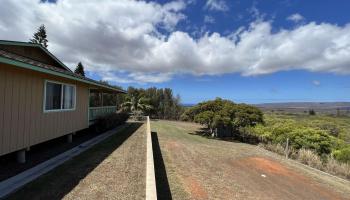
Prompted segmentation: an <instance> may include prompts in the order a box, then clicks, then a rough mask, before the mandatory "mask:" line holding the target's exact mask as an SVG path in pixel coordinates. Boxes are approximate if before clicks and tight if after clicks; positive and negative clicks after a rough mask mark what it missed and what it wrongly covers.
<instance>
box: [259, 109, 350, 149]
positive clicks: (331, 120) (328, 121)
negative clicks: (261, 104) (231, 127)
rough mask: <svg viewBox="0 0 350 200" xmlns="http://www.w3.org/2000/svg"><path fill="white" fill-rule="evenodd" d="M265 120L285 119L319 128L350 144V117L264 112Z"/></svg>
mask: <svg viewBox="0 0 350 200" xmlns="http://www.w3.org/2000/svg"><path fill="white" fill-rule="evenodd" d="M264 116H265V118H266V119H267V120H273V119H285V120H294V121H296V122H297V123H299V124H302V125H305V126H309V127H314V128H321V129H324V130H327V131H328V132H329V133H330V134H331V135H333V136H335V137H338V138H339V139H342V140H344V141H345V142H346V143H348V144H350V117H349V116H339V117H337V116H334V115H326V114H322V113H321V114H315V115H309V114H307V113H272V112H265V115H264Z"/></svg>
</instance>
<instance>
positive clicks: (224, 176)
mask: <svg viewBox="0 0 350 200" xmlns="http://www.w3.org/2000/svg"><path fill="white" fill-rule="evenodd" d="M151 126H152V129H153V131H154V132H157V136H158V140H159V144H160V148H161V152H162V156H163V159H164V162H165V168H166V174H167V177H168V181H169V186H170V191H171V196H172V198H173V199H308V200H312V199H315V200H316V199H317V200H319V199H350V184H349V183H350V182H346V181H341V180H340V179H336V178H333V177H331V176H327V175H324V174H321V173H319V172H317V171H314V170H310V169H308V168H306V167H304V166H302V165H300V164H298V163H295V162H293V161H286V160H284V159H283V158H281V157H280V156H278V155H275V154H273V153H271V152H268V151H266V150H263V149H260V148H258V147H256V146H253V145H248V144H242V143H233V142H225V141H220V140H214V139H207V138H204V137H201V136H197V135H193V134H195V131H196V130H198V128H199V126H198V125H195V124H190V123H178V122H167V121H157V122H153V123H152V124H151Z"/></svg>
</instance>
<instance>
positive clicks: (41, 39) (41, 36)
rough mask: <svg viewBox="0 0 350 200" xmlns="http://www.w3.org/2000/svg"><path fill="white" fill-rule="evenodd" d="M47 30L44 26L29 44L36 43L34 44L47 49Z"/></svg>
mask: <svg viewBox="0 0 350 200" xmlns="http://www.w3.org/2000/svg"><path fill="white" fill-rule="evenodd" d="M46 38H47V35H46V29H45V25H44V24H42V25H41V26H40V27H39V28H38V31H37V32H36V33H34V35H33V39H30V40H29V42H31V43H34V44H41V45H42V46H43V47H45V48H47V46H48V45H47V42H48V40H47V39H46Z"/></svg>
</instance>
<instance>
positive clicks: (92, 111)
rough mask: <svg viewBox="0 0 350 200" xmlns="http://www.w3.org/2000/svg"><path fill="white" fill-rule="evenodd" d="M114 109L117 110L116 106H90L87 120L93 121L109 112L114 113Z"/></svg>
mask: <svg viewBox="0 0 350 200" xmlns="http://www.w3.org/2000/svg"><path fill="white" fill-rule="evenodd" d="M116 111H117V106H103V107H90V108H89V121H90V122H93V121H95V120H96V119H97V118H99V117H102V116H104V115H107V114H110V113H115V112H116Z"/></svg>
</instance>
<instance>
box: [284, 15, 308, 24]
mask: <svg viewBox="0 0 350 200" xmlns="http://www.w3.org/2000/svg"><path fill="white" fill-rule="evenodd" d="M287 20H289V21H293V22H295V23H297V22H300V21H303V20H304V17H303V16H302V15H300V14H299V13H295V14H293V15H290V16H289V17H287Z"/></svg>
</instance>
